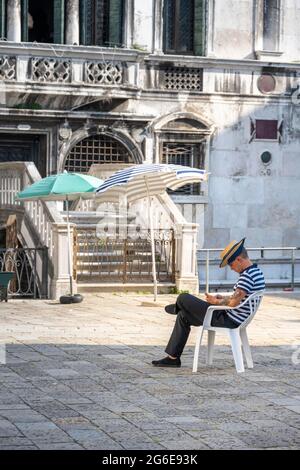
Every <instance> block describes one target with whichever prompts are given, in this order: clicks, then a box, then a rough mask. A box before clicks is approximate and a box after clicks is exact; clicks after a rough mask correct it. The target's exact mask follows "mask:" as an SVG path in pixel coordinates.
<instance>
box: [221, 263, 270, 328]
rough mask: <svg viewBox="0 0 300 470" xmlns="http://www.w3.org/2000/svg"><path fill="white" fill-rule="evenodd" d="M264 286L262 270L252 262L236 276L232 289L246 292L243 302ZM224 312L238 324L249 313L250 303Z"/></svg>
mask: <svg viewBox="0 0 300 470" xmlns="http://www.w3.org/2000/svg"><path fill="white" fill-rule="evenodd" d="M264 288H265V278H264V275H263V272H262V271H261V269H260V268H258V267H257V265H256V264H252V265H251V266H249V268H247V269H245V270H244V271H243V272H242V273H240V277H239V278H238V280H237V282H236V284H235V286H234V288H233V290H234V291H235V290H236V289H242V290H243V291H245V292H246V293H247V295H246V296H245V297H244V298H243V300H242V302H244V301H245V300H246V299H247V298H248V297H249V295H251V294H253V293H254V292H257V291H259V290H263V289H264ZM226 313H227V315H228V316H229V317H230V318H231V319H232V320H233V321H234V322H235V323H238V324H239V325H240V324H241V323H243V321H245V320H246V319H247V318H248V316H249V315H250V313H251V312H250V305H249V304H248V305H244V306H243V307H240V308H235V309H232V310H226Z"/></svg>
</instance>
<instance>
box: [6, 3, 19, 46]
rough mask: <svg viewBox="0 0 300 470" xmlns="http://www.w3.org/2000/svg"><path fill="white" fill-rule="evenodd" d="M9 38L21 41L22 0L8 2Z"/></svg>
mask: <svg viewBox="0 0 300 470" xmlns="http://www.w3.org/2000/svg"><path fill="white" fill-rule="evenodd" d="M7 39H8V40H9V41H14V42H21V0H8V2H7Z"/></svg>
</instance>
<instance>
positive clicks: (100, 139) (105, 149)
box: [65, 135, 134, 173]
mask: <svg viewBox="0 0 300 470" xmlns="http://www.w3.org/2000/svg"><path fill="white" fill-rule="evenodd" d="M94 163H98V164H99V163H134V161H133V159H132V156H131V155H130V154H129V152H128V150H127V149H126V147H124V145H122V144H120V142H118V141H117V140H116V139H113V138H111V137H109V136H106V135H95V136H91V137H87V138H86V139H84V140H82V141H80V142H78V144H76V145H75V147H73V148H72V150H71V152H70V154H69V155H68V157H67V160H66V163H65V169H66V170H67V171H73V172H77V173H87V172H88V171H89V169H90V167H91V165H93V164H94Z"/></svg>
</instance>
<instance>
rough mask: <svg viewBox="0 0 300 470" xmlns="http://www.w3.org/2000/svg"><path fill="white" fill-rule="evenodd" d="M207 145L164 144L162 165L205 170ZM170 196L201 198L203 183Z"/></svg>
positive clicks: (185, 187) (173, 192)
mask: <svg viewBox="0 0 300 470" xmlns="http://www.w3.org/2000/svg"><path fill="white" fill-rule="evenodd" d="M204 160H205V144H204V143H197V144H195V143H170V142H164V143H163V146H162V163H171V164H174V165H184V166H191V167H193V168H204ZM169 193H170V194H178V195H192V196H199V195H201V194H202V192H201V183H196V184H188V185H186V186H183V187H182V188H179V189H176V190H175V191H169Z"/></svg>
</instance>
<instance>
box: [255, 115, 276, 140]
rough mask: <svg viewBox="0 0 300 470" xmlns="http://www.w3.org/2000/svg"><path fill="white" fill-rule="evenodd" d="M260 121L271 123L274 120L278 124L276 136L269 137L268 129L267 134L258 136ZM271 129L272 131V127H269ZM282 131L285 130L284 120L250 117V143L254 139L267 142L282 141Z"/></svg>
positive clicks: (261, 122) (261, 123)
mask: <svg viewBox="0 0 300 470" xmlns="http://www.w3.org/2000/svg"><path fill="white" fill-rule="evenodd" d="M258 122H259V123H260V124H259V125H263V123H264V122H270V123H271V122H273V123H274V125H276V129H277V133H276V138H272V137H268V130H267V131H266V134H265V136H257V133H258V132H257V128H258ZM275 123H276V124H275ZM260 130H261V129H260ZM269 131H270V129H269ZM282 131H283V120H278V119H264V118H255V119H252V118H250V140H249V143H251V142H252V141H255V142H262V141H266V142H275V143H276V142H277V143H281V141H282Z"/></svg>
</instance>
